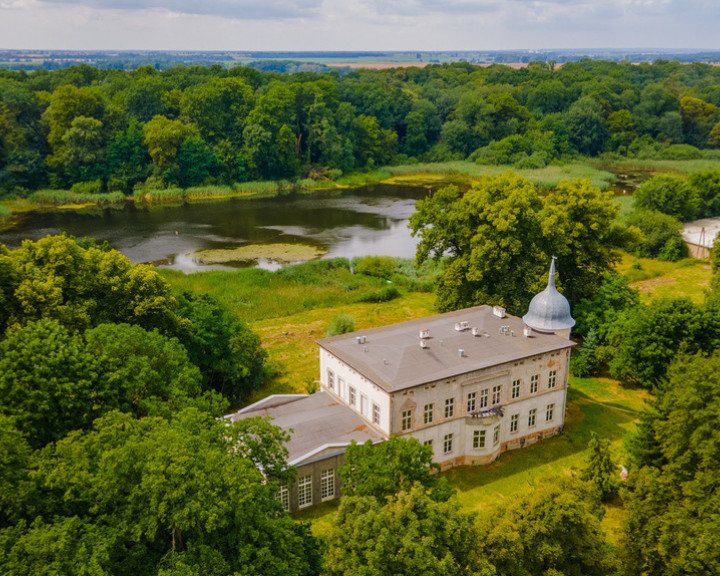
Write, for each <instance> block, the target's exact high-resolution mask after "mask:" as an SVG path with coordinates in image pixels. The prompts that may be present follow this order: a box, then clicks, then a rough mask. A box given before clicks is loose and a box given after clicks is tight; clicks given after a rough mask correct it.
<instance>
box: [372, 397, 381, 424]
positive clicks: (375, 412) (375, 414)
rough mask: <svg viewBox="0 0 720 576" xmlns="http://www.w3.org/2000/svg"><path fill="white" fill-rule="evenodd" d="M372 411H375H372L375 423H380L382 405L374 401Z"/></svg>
mask: <svg viewBox="0 0 720 576" xmlns="http://www.w3.org/2000/svg"><path fill="white" fill-rule="evenodd" d="M372 411H373V412H372V419H373V424H378V425H379V424H380V406H378V405H377V404H375V402H373V405H372Z"/></svg>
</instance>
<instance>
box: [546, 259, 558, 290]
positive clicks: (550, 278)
mask: <svg viewBox="0 0 720 576" xmlns="http://www.w3.org/2000/svg"><path fill="white" fill-rule="evenodd" d="M555 260H557V256H552V260H551V261H550V272H549V273H548V286H552V287H553V288H555Z"/></svg>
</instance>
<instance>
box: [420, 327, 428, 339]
mask: <svg viewBox="0 0 720 576" xmlns="http://www.w3.org/2000/svg"><path fill="white" fill-rule="evenodd" d="M420 338H430V328H423V329H422V330H420Z"/></svg>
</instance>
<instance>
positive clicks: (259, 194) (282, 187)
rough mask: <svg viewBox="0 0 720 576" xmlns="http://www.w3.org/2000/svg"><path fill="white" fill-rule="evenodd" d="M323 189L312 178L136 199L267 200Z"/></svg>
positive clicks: (138, 194)
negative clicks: (239, 198) (267, 198)
mask: <svg viewBox="0 0 720 576" xmlns="http://www.w3.org/2000/svg"><path fill="white" fill-rule="evenodd" d="M320 187H323V186H322V185H319V184H318V182H316V181H315V180H312V179H310V178H306V179H304V180H298V181H297V182H289V181H286V180H280V181H265V182H238V183H236V184H233V185H231V186H217V185H207V186H193V187H191V188H165V189H157V190H147V189H143V188H140V189H138V190H135V193H134V195H133V196H134V198H135V200H136V201H139V202H184V201H190V200H207V199H212V198H238V197H253V198H266V197H272V196H276V195H278V194H280V193H283V192H292V191H295V190H298V191H305V190H312V189H315V188H320Z"/></svg>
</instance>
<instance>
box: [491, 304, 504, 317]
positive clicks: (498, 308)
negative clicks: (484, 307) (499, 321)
mask: <svg viewBox="0 0 720 576" xmlns="http://www.w3.org/2000/svg"><path fill="white" fill-rule="evenodd" d="M493 314H494V315H495V316H497V317H498V318H505V308H503V307H502V306H493Z"/></svg>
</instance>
